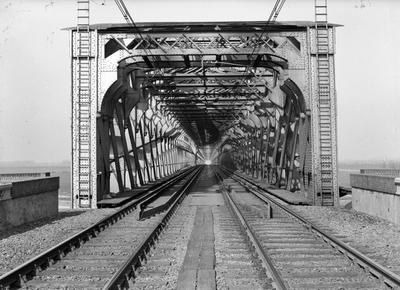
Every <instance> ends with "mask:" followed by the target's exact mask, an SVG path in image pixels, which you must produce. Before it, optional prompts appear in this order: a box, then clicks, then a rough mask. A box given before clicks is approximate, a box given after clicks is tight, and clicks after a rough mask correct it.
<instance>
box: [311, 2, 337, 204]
mask: <svg viewBox="0 0 400 290" xmlns="http://www.w3.org/2000/svg"><path fill="white" fill-rule="evenodd" d="M327 8H328V7H327V0H315V29H314V30H311V31H310V32H311V33H310V37H311V39H310V41H311V42H313V45H312V46H311V49H312V52H311V69H312V92H313V94H314V96H313V98H312V99H313V101H314V102H313V104H314V106H313V110H312V112H313V118H312V120H313V124H312V128H313V133H314V138H315V139H314V140H315V142H314V158H315V162H314V165H315V168H314V170H313V171H314V172H315V173H316V174H315V175H316V178H314V190H315V192H316V194H315V195H314V203H315V204H316V205H323V206H331V205H337V204H339V192H338V190H339V189H338V188H339V187H338V178H337V172H338V170H337V124H336V117H337V112H336V91H335V77H334V58H333V55H334V36H333V30H332V29H331V28H329V26H328V9H327ZM317 140H318V141H317Z"/></svg>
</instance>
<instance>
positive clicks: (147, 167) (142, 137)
mask: <svg viewBox="0 0 400 290" xmlns="http://www.w3.org/2000/svg"><path fill="white" fill-rule="evenodd" d="M142 122H143V126H144V127H145V126H146V125H145V115H144V114H143V116H142V118H141V120H139V133H140V139H141V140H142V150H143V160H144V164H145V167H146V173H147V182H150V181H151V176H150V169H149V162H148V160H147V154H146V143H145V139H144V137H145V136H144V132H143V129H142V124H141V123H142ZM147 182H146V183H147Z"/></svg>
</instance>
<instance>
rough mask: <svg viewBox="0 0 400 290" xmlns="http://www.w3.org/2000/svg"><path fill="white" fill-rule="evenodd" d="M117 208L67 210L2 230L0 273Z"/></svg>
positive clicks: (25, 260)
mask: <svg viewBox="0 0 400 290" xmlns="http://www.w3.org/2000/svg"><path fill="white" fill-rule="evenodd" d="M115 211H116V209H97V210H86V211H83V210H68V211H62V212H59V213H58V215H57V216H54V217H51V218H45V219H41V220H38V221H35V222H30V223H26V224H24V225H21V226H18V227H14V228H10V229H7V230H5V231H1V232H0V274H2V273H4V272H7V271H9V270H11V269H13V268H14V267H16V266H18V265H20V264H22V263H24V262H27V261H28V260H29V259H31V258H33V257H35V256H37V255H39V254H40V253H42V252H44V251H45V250H47V249H49V248H51V247H53V246H55V245H57V244H58V243H60V242H62V241H63V240H65V239H66V238H68V237H71V236H72V235H74V234H77V233H79V232H80V231H82V230H83V229H85V228H87V227H89V226H90V225H92V224H94V223H96V222H98V221H100V220H101V219H103V218H104V217H106V216H108V215H110V214H111V213H114V212H115Z"/></svg>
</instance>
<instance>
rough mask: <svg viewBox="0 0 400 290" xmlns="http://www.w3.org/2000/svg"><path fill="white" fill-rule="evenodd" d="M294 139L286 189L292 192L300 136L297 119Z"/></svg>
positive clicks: (297, 119) (297, 120) (296, 120)
mask: <svg viewBox="0 0 400 290" xmlns="http://www.w3.org/2000/svg"><path fill="white" fill-rule="evenodd" d="M293 133H294V137H293V146H292V150H291V156H290V168H289V174H288V182H287V184H286V189H287V190H290V189H291V188H290V187H291V183H292V178H293V169H294V157H295V155H296V143H297V136H298V135H299V134H298V133H299V118H298V117H295V125H294V131H293Z"/></svg>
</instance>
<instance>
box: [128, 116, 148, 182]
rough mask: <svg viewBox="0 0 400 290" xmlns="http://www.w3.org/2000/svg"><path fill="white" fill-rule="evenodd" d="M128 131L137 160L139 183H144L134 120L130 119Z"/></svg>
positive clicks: (136, 167)
mask: <svg viewBox="0 0 400 290" xmlns="http://www.w3.org/2000/svg"><path fill="white" fill-rule="evenodd" d="M134 128H136V124H134ZM128 133H129V138H130V139H131V146H132V151H133V160H134V161H135V171H136V175H137V177H138V178H139V184H140V185H144V180H143V175H142V171H141V168H140V162H139V158H138V152H137V145H136V129H135V131H133V128H132V121H130V122H129V123H128Z"/></svg>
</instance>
